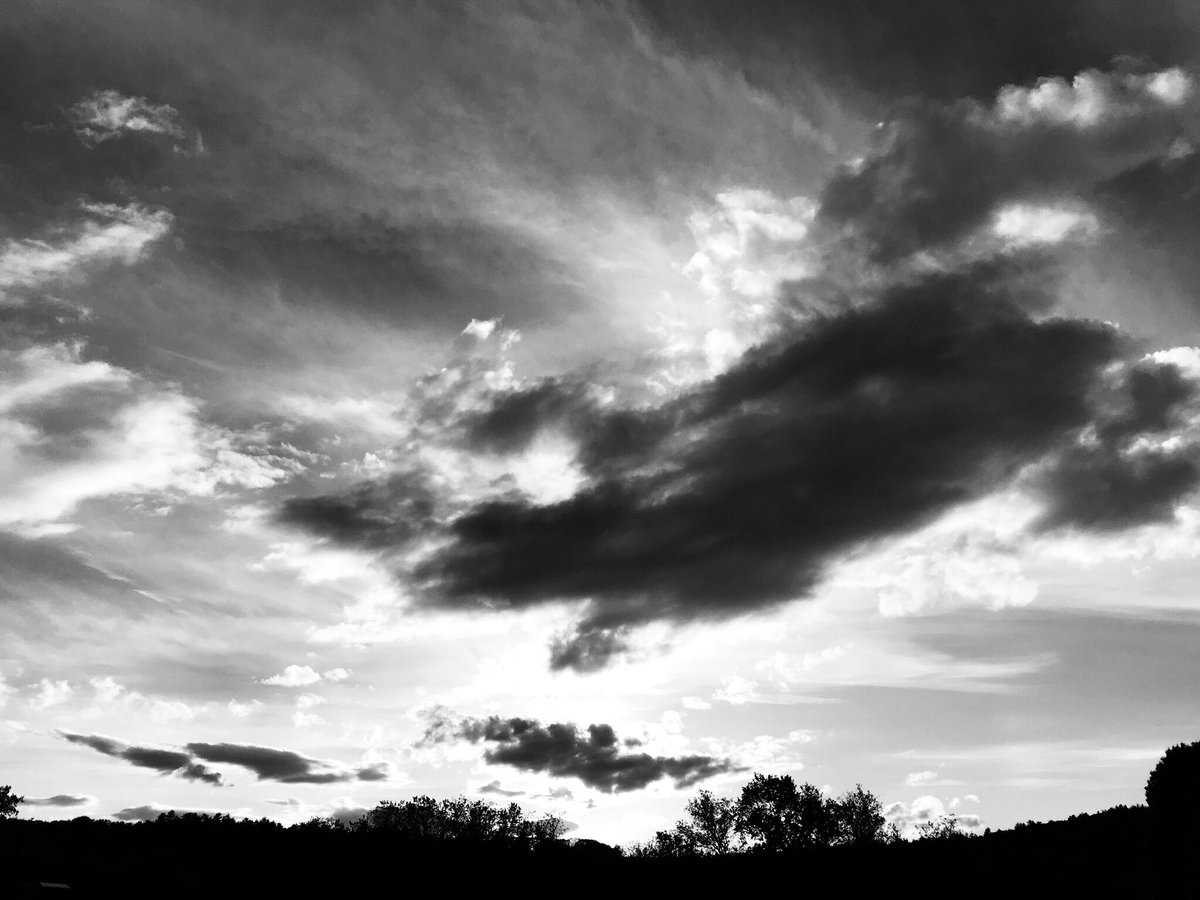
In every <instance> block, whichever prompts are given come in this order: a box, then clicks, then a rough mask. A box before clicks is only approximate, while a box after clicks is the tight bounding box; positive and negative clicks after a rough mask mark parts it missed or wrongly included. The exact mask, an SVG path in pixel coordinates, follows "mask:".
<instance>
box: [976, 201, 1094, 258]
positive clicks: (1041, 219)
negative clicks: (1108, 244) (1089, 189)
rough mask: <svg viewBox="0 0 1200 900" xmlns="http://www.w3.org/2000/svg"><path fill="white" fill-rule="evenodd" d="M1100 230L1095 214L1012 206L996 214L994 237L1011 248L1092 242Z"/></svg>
mask: <svg viewBox="0 0 1200 900" xmlns="http://www.w3.org/2000/svg"><path fill="white" fill-rule="evenodd" d="M1099 229H1100V222H1099V220H1098V219H1097V218H1096V216H1095V214H1093V213H1091V212H1089V211H1087V210H1085V209H1077V208H1073V207H1070V206H1063V205H1060V206H1051V205H1045V204H1037V203H1011V204H1008V205H1007V206H1002V207H1001V208H1000V209H998V210H997V211H996V216H995V219H994V220H993V222H992V233H993V234H995V235H996V237H998V238H1000V239H1001V240H1003V241H1005V243H1007V244H1008V246H1010V247H1012V248H1021V247H1029V246H1033V245H1036V244H1058V243H1061V242H1062V241H1065V240H1067V239H1079V238H1089V237H1092V236H1094V235H1095V234H1096V233H1097V232H1098V231H1099Z"/></svg>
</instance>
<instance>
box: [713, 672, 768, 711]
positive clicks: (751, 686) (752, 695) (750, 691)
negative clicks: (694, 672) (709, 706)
mask: <svg viewBox="0 0 1200 900" xmlns="http://www.w3.org/2000/svg"><path fill="white" fill-rule="evenodd" d="M760 696H761V695H760V694H759V691H758V684H757V683H756V682H754V681H751V680H750V679H749V678H743V677H742V676H741V675H730V676H726V677H725V678H722V679H721V687H719V688H717V690H715V691H713V699H714V700H721V701H724V702H725V703H731V704H733V705H734V706H741V705H742V704H743V703H753V702H754V701H756V700H758V699H759V698H760Z"/></svg>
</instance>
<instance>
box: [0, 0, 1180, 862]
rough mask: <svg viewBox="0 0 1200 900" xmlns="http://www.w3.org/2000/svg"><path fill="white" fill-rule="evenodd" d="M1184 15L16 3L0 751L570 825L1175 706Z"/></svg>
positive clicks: (940, 768) (858, 774)
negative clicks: (777, 778)
mask: <svg viewBox="0 0 1200 900" xmlns="http://www.w3.org/2000/svg"><path fill="white" fill-rule="evenodd" d="M1198 50H1200V12H1198V11H1197V9H1196V7H1195V5H1194V4H1189V3H1184V2H1179V3H1172V2H1166V0H1155V2H1147V3H1139V4H1137V5H1136V6H1132V5H1123V4H1112V3H1105V2H1099V0H1096V2H1085V0H1061V2H1047V3H1039V4H1026V3H1018V2H1011V3H1001V2H990V0H989V2H978V3H960V2H949V0H921V2H914V3H904V4H899V3H893V2H871V0H860V2H839V3H818V2H813V3H784V2H757V0H754V2H733V0H728V2H726V0H717V2H704V3H699V2H697V3H678V2H668V0H643V2H634V0H627V2H625V0H622V2H617V0H613V2H593V3H572V2H565V0H563V2H555V0H540V2H528V3H518V2H507V0H501V2H482V0H481V2H417V0H412V2H363V3H354V4H344V3H332V2H316V0H294V2H289V3H285V4H284V3H266V2H232V0H230V2H221V0H205V2H185V0H90V2H88V3H71V2H58V0H37V2H34V0H11V2H7V3H5V4H4V5H3V9H2V10H0V195H2V198H3V202H0V782H2V783H6V784H7V783H11V784H12V785H13V787H14V789H15V790H16V791H17V792H18V793H20V794H24V795H25V796H26V797H27V798H29V802H28V804H27V806H26V809H25V810H24V812H25V814H26V815H36V816H41V817H50V818H54V817H74V816H76V815H80V814H86V815H90V816H94V817H105V816H115V817H117V818H122V819H139V818H145V817H148V816H152V815H154V814H155V813H156V812H157V811H159V810H164V809H179V810H204V811H209V810H211V811H222V812H228V813H231V814H234V815H239V816H253V817H256V818H257V817H261V816H269V817H271V818H275V819H278V820H280V821H283V822H296V821H302V820H304V819H307V818H310V817H312V816H317V815H352V814H353V813H354V811H355V810H358V809H361V808H363V807H370V806H373V805H374V804H375V803H376V802H378V801H380V800H388V799H400V798H406V797H410V796H413V795H415V794H430V795H433V796H437V797H445V796H455V795H459V794H465V795H467V796H469V797H472V798H477V797H479V798H485V799H492V800H497V801H503V802H507V801H509V800H510V799H511V800H515V801H516V802H518V803H520V804H522V806H523V808H525V809H526V810H528V811H531V812H534V813H542V812H554V813H557V814H559V815H561V816H562V817H563V818H565V819H566V820H568V821H569V822H570V823H571V824H572V826H575V830H574V831H572V835H573V836H578V837H590V838H596V839H599V840H603V841H607V842H610V843H627V842H629V841H632V840H636V839H642V838H646V837H649V836H650V835H651V834H652V833H653V832H654V831H655V830H656V829H659V828H663V827H666V826H669V825H670V824H672V823H673V822H674V821H675V820H676V819H677V818H678V817H679V816H680V815H681V814H682V810H683V806H684V803H685V802H686V800H687V798H688V797H689V796H691V795H692V794H693V793H694V792H695V791H697V790H699V789H700V788H708V789H710V790H712V791H714V792H716V793H718V794H726V795H731V794H734V793H736V792H737V791H738V790H739V789H740V786H741V785H742V784H744V783H745V782H746V781H748V780H749V777H750V774H751V773H752V772H763V773H788V774H791V775H793V776H794V777H795V778H796V779H797V781H808V782H811V783H813V784H815V785H817V786H819V787H822V788H825V789H827V790H829V791H831V792H833V793H841V792H842V791H844V790H846V789H847V788H849V787H852V786H853V785H854V784H855V783H856V782H861V783H863V784H864V785H865V786H866V787H868V788H869V789H871V790H872V791H874V792H875V793H876V794H877V795H879V797H880V798H881V799H882V800H883V801H884V803H885V804H886V805H887V806H888V813H889V816H890V817H891V818H892V819H894V820H895V821H897V822H898V823H899V824H901V825H902V826H903V827H906V828H909V829H911V828H912V827H913V826H914V825H915V824H916V823H918V822H920V821H922V820H923V819H924V818H928V817H930V816H934V815H939V814H941V813H943V812H951V811H952V812H955V813H957V814H959V815H960V816H962V817H963V818H962V821H963V822H965V823H967V824H968V825H969V826H970V827H972V828H984V827H989V826H990V827H1007V826H1011V825H1012V824H1014V823H1015V822H1019V821H1025V820H1028V819H1046V818H1052V817H1064V816H1066V815H1068V814H1071V813H1075V812H1083V811H1093V810H1097V809H1101V808H1104V807H1107V806H1111V805H1114V804H1117V803H1134V802H1138V801H1139V800H1140V798H1141V792H1142V787H1143V785H1144V783H1145V778H1146V775H1147V773H1148V772H1149V769H1150V768H1151V767H1152V766H1153V764H1154V762H1155V760H1156V759H1157V758H1158V757H1159V756H1160V755H1161V753H1162V752H1163V750H1164V749H1165V748H1166V747H1167V746H1169V745H1171V744H1173V743H1176V742H1179V741H1185V740H1194V739H1196V738H1197V736H1198V735H1197V732H1198V731H1200V695H1197V693H1196V690H1195V686H1196V684H1197V683H1200V654H1197V653H1196V652H1195V650H1196V646H1197V637H1198V635H1200V632H1198V631H1197V625H1198V624H1200V616H1198V613H1200V609H1198V607H1197V601H1196V593H1195V571H1196V564H1197V557H1198V556H1200V498H1198V489H1200V346H1198V345H1200V300H1198V299H1197V285H1198V284H1200V262H1198V257H1197V254H1196V251H1195V248H1196V247H1197V246H1198V245H1200V83H1198V81H1200V68H1198V67H1197V63H1198V55H1197V53H1198Z"/></svg>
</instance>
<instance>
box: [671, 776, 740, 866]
mask: <svg viewBox="0 0 1200 900" xmlns="http://www.w3.org/2000/svg"><path fill="white" fill-rule="evenodd" d="M687 814H688V818H687V819H686V820H684V821H682V822H680V823H679V824H678V825H677V826H676V830H677V831H678V832H679V833H680V834H681V835H683V836H684V837H685V839H686V840H687V841H688V843H689V844H690V845H691V847H692V848H693V852H695V853H701V854H708V855H713V856H724V855H725V854H727V853H732V852H733V849H734V840H735V835H736V833H737V832H736V828H737V821H738V816H737V807H736V806H735V805H734V802H733V801H732V800H730V799H728V798H725V797H716V796H714V795H713V793H712V792H711V791H701V792H700V793H699V794H697V795H696V796H695V797H693V798H692V799H691V800H689V801H688V805H687Z"/></svg>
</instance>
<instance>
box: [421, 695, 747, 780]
mask: <svg viewBox="0 0 1200 900" xmlns="http://www.w3.org/2000/svg"><path fill="white" fill-rule="evenodd" d="M453 740H463V741H468V742H470V743H472V744H479V743H482V744H483V745H484V747H485V750H484V759H485V760H486V761H487V762H489V763H493V764H496V765H505V766H513V767H514V768H517V769H522V770H524V771H526V772H541V773H544V774H546V775H550V776H552V777H555V778H578V779H579V780H580V781H582V782H583V783H584V784H586V785H587V786H588V787H593V788H596V789H597V790H600V791H606V792H608V793H620V792H624V791H637V790H641V789H642V788H644V787H646V786H647V785H649V784H651V783H652V782H655V781H658V780H660V779H662V778H671V779H672V780H674V782H675V785H676V787H689V786H691V785H693V784H695V783H696V782H698V781H702V780H704V779H705V778H710V777H712V776H713V775H719V774H721V773H723V772H729V771H733V770H734V766H733V764H732V763H731V762H730V761H729V760H727V759H716V758H714V757H711V756H681V757H670V756H651V755H650V754H648V753H628V752H622V750H621V746H620V742H619V741H618V740H617V736H616V733H615V732H614V731H613V728H612V726H611V725H589V726H588V727H587V730H586V733H584V732H583V731H581V730H580V729H579V727H578V726H576V725H573V724H570V723H561V722H554V723H551V724H549V725H542V724H541V723H540V722H538V721H537V720H536V719H522V718H510V719H502V718H500V717H499V716H489V717H488V718H486V719H475V718H469V717H468V718H462V719H454V718H451V717H448V716H446V715H444V714H438V715H437V716H435V717H434V719H433V721H432V722H431V723H430V725H429V727H428V728H427V729H426V731H425V736H424V738H423V742H424V743H444V742H446V741H453Z"/></svg>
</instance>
